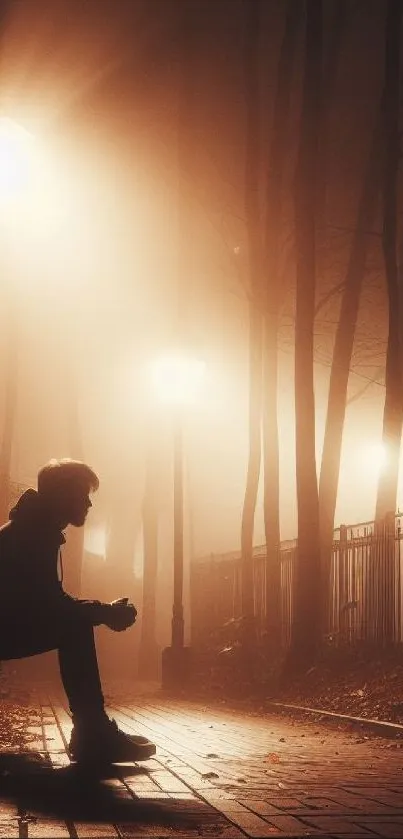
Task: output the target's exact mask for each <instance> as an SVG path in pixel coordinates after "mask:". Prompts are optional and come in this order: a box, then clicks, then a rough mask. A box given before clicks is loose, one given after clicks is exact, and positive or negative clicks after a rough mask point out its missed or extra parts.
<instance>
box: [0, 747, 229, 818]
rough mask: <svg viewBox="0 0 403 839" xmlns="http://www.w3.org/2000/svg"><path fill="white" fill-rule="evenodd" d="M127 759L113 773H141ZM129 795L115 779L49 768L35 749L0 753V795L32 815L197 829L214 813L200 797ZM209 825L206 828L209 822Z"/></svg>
mask: <svg viewBox="0 0 403 839" xmlns="http://www.w3.org/2000/svg"><path fill="white" fill-rule="evenodd" d="M147 774H149V773H148V770H147V769H145V768H144V769H143V768H140V767H136V766H133V765H126V766H123V765H122V766H119V767H115V772H114V773H113V774H112V773H110V774H109V779H110V778H112V777H114V778H116V777H118V778H125V777H129V776H130V777H133V776H135V775H143V776H144V775H147ZM132 794H133V796H134V797H133V798H132V797H129V794H128V792H127V790H126V789H122V786H121V785H120V784H116V785H113V783H108V778H105V777H102V778H94V777H91V776H89V775H88V774H87V775H85V774H84V773H83V771H82V770H79V769H78V768H77V767H76V766H74V765H71V766H67V767H61V768H60V769H57V768H56V769H55V768H54V767H53V766H52V765H51V764H50V763H49V761H48V760H47V759H46V758H45V757H44V756H43V755H42V754H40V753H39V752H30V753H29V754H16V753H11V752H10V753H7V752H6V753H2V754H0V801H9V802H14V803H16V804H18V807H19V810H20V812H24V813H26V814H27V815H28V816H33V817H34V818H35V817H37V818H40V817H42V818H49V817H53V818H61V819H63V820H65V821H73V822H74V821H91V822H112V823H116V822H119V823H122V822H135V823H137V824H138V823H143V824H145V825H151V824H153V825H159V826H165V827H167V828H173V827H174V828H176V830H177V831H179V832H180V831H181V830H187V831H189V830H190V831H192V830H195V831H197V828H198V827H200V823H201V820H202V822H203V826H206V827H207V830H208V825H209V822H211V826H213V823H214V822H215V821H216V819H217V813H215V811H214V810H211V809H210V808H209V807H208V806H207V805H206V804H204V803H203V802H201V801H197V800H196V801H194V800H188V801H187V800H183V799H181V800H176V801H175V799H174V798H172V799H163V800H162V799H150V798H149V799H147V798H136V797H135V794H134V793H132ZM210 829H211V828H210Z"/></svg>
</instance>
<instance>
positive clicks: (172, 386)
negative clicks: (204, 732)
mask: <svg viewBox="0 0 403 839" xmlns="http://www.w3.org/2000/svg"><path fill="white" fill-rule="evenodd" d="M205 369H206V365H205V363H204V361H200V360H198V359H195V358H189V357H186V356H181V355H179V354H177V355H176V354H173V355H167V356H164V357H162V358H160V359H158V360H157V361H154V363H153V364H152V366H151V374H152V383H153V387H154V390H155V392H156V393H157V396H158V398H159V399H160V400H161V402H165V403H168V404H171V405H189V404H192V403H194V402H195V400H196V397H197V395H198V393H199V391H200V387H201V384H202V381H203V378H204V374H205Z"/></svg>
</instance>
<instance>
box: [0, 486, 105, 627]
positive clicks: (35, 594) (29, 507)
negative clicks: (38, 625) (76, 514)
mask: <svg viewBox="0 0 403 839" xmlns="http://www.w3.org/2000/svg"><path fill="white" fill-rule="evenodd" d="M65 541H66V540H65V538H64V535H63V533H62V532H61V531H60V530H59V529H58V528H57V527H54V526H52V524H50V523H49V518H48V515H47V513H46V511H45V510H44V508H43V505H42V501H41V498H40V496H39V494H38V493H37V492H36V490H34V489H28V490H27V491H26V492H24V494H23V495H22V496H21V498H19V500H18V502H17V504H16V505H15V507H13V509H12V510H11V512H10V514H9V521H8V522H7V523H6V524H4V525H3V527H1V528H0V621H1V620H2V618H4V617H6V618H7V617H8V616H9V617H10V618H11V616H13V615H24V616H26V617H28V618H29V615H30V614H31V615H34V614H35V615H40V614H41V613H42V614H43V613H47V614H49V613H54V614H57V615H61V614H62V613H63V612H64V613H66V612H67V613H68V614H70V615H71V616H72V614H73V612H75V613H77V609H78V610H79V611H80V613H81V615H83V614H84V612H83V608H84V609H85V615H86V618H87V619H88V620H89V622H90V623H91V624H92V625H97V624H99V623H100V622H101V618H102V615H101V614H100V612H99V606H100V604H99V601H80V600H76V599H75V598H74V597H71V596H70V595H69V594H67V593H66V592H65V591H63V587H62V583H61V581H60V579H59V575H58V561H59V554H60V548H61V545H63V544H64V543H65Z"/></svg>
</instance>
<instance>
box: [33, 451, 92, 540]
mask: <svg viewBox="0 0 403 839" xmlns="http://www.w3.org/2000/svg"><path fill="white" fill-rule="evenodd" d="M98 486H99V480H98V476H97V475H96V474H95V472H93V470H92V469H90V467H89V466H87V465H86V464H85V463H82V462H81V461H80V460H70V458H67V457H65V458H62V460H55V459H54V460H50V461H49V463H46V464H45V466H42V469H40V470H39V472H38V494H39V497H40V499H41V501H42V502H43V504H44V506H45V508H46V509H47V510H48V511H49V513H51V514H52V515H53V517H54V518H55V520H56V521H57V522H58V524H59V526H60V527H61V529H64V527H67V525H68V524H73V525H74V526H75V527H81V526H82V525H83V524H84V522H85V519H86V516H87V513H88V510H89V508H90V507H91V506H92V504H91V501H90V498H89V494H90V492H95V491H96V490H97V489H98Z"/></svg>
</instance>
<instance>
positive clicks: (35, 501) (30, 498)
mask: <svg viewBox="0 0 403 839" xmlns="http://www.w3.org/2000/svg"><path fill="white" fill-rule="evenodd" d="M9 519H10V520H11V521H12V522H14V523H15V524H16V525H18V526H21V527H22V528H23V529H31V528H34V529H35V530H36V531H39V532H42V533H43V534H47V538H50V540H51V541H52V542H53V541H56V542H57V544H58V545H63V544H64V542H65V541H66V540H65V537H64V535H63V533H62V531H61V530H60V529H59V528H58V527H55V526H54V525H52V523H51V521H49V515H48V513H47V511H46V510H45V509H44V507H43V504H42V499H41V498H40V497H39V495H38V493H37V491H36V489H27V490H26V491H25V492H24V493H23V494H22V495H21V497H20V498H19V499H18V501H17V503H16V505H15V506H14V507H13V508H12V509H11V510H10V512H9Z"/></svg>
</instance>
